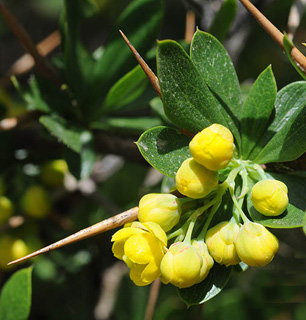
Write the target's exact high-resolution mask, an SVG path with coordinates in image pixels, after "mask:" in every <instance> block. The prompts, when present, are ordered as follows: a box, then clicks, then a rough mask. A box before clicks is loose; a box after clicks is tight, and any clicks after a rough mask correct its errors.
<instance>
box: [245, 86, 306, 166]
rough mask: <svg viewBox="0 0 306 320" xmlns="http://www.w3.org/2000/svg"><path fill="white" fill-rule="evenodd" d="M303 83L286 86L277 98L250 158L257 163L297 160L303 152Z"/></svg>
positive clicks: (305, 95)
mask: <svg viewBox="0 0 306 320" xmlns="http://www.w3.org/2000/svg"><path fill="white" fill-rule="evenodd" d="M305 106H306V82H295V83H292V84H289V85H288V86H286V87H285V88H283V89H282V90H280V91H279V92H278V94H277V98H276V101H275V114H273V115H272V119H270V121H271V124H270V125H269V126H268V128H267V129H266V131H265V132H264V134H263V136H262V138H261V140H260V141H259V143H258V144H257V146H256V148H254V150H253V151H252V153H251V155H250V157H251V159H254V162H257V163H267V162H284V161H291V160H295V159H297V158H298V157H299V156H301V155H302V154H303V153H304V152H305V151H306V146H305V143H304V137H305V135H306V126H305V123H306V108H305Z"/></svg>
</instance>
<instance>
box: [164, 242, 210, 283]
mask: <svg viewBox="0 0 306 320" xmlns="http://www.w3.org/2000/svg"><path fill="white" fill-rule="evenodd" d="M212 265H213V260H212V258H211V257H210V256H209V254H208V251H207V247H206V245H205V243H204V242H203V241H202V243H200V242H197V241H195V242H193V245H191V244H188V243H184V242H176V243H173V244H172V245H171V246H170V248H169V250H168V251H167V253H166V254H165V256H164V258H163V260H162V262H161V264H160V270H161V280H162V282H163V283H165V284H167V283H171V284H173V285H175V286H177V287H179V288H187V287H191V286H193V285H194V284H196V283H199V282H201V281H202V280H204V278H205V277H206V276H207V274H208V272H209V269H210V268H211V266H212Z"/></svg>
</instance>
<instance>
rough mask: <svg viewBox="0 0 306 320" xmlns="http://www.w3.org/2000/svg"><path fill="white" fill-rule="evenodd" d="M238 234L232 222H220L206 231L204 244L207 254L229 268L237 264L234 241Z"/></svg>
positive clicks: (237, 258)
mask: <svg viewBox="0 0 306 320" xmlns="http://www.w3.org/2000/svg"><path fill="white" fill-rule="evenodd" d="M238 232H239V226H238V225H237V224H236V223H233V222H221V223H219V224H217V225H216V226H214V227H213V228H211V229H209V230H208V231H207V234H206V237H205V242H206V244H207V247H208V250H209V253H210V254H211V256H212V257H213V258H214V260H215V261H216V262H218V263H219V264H224V265H225V266H227V267H228V266H231V265H235V264H238V263H239V262H240V259H239V257H238V255H237V251H236V247H235V245H234V240H235V238H236V236H237V234H238Z"/></svg>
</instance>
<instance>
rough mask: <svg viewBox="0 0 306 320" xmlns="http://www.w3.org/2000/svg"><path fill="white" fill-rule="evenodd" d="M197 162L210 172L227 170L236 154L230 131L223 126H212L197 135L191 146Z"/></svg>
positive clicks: (191, 151)
mask: <svg viewBox="0 0 306 320" xmlns="http://www.w3.org/2000/svg"><path fill="white" fill-rule="evenodd" d="M189 149H190V153H191V155H192V156H193V158H194V159H195V161H196V162H198V163H200V164H201V165H203V166H204V167H206V168H207V169H209V170H213V171H217V170H220V169H223V168H225V167H226V166H227V165H228V164H229V162H230V161H231V159H232V157H233V153H234V138H233V135H232V133H231V132H230V130H228V129H227V128H226V127H224V126H222V125H221V124H216V123H214V124H212V125H211V126H209V127H207V128H205V129H204V130H202V131H201V132H199V133H198V134H196V135H195V136H194V137H193V139H192V140H191V142H190V144H189Z"/></svg>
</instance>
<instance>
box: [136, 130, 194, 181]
mask: <svg viewBox="0 0 306 320" xmlns="http://www.w3.org/2000/svg"><path fill="white" fill-rule="evenodd" d="M189 142H190V138H188V137H187V136H185V135H184V134H182V133H181V132H179V131H178V130H176V129H172V128H169V127H156V128H153V129H150V130H148V131H146V132H144V133H143V134H142V135H141V137H140V138H139V140H138V141H137V146H138V149H139V151H140V152H141V154H142V155H143V157H144V158H145V159H146V160H147V161H148V162H149V163H150V165H151V166H152V167H154V168H155V169H157V170H158V171H160V172H161V173H162V174H164V175H166V176H169V177H172V178H175V175H176V172H177V170H178V169H179V168H180V166H181V164H182V162H183V161H184V160H185V159H187V158H190V157H191V155H190V152H189V147H188V145H189Z"/></svg>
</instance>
